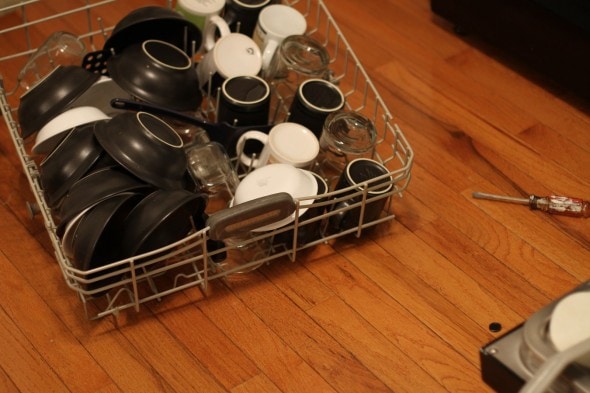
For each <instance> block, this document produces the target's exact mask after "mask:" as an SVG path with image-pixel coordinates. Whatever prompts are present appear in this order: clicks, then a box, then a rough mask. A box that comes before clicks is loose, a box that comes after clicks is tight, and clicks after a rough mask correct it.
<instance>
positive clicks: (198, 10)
mask: <svg viewBox="0 0 590 393" xmlns="http://www.w3.org/2000/svg"><path fill="white" fill-rule="evenodd" d="M224 6H225V0H178V3H177V7H181V8H183V9H184V10H186V11H187V12H189V13H191V14H194V15H202V16H206V15H211V14H215V13H218V12H219V11H221V9H222V8H223V7H224Z"/></svg>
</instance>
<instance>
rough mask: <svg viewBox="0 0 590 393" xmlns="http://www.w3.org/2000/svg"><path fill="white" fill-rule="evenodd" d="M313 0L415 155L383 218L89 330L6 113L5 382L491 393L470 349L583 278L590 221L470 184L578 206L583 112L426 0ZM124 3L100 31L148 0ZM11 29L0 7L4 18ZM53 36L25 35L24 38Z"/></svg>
mask: <svg viewBox="0 0 590 393" xmlns="http://www.w3.org/2000/svg"><path fill="white" fill-rule="evenodd" d="M76 2H77V3H76V4H78V3H79V4H81V5H82V4H83V3H84V1H83V0H76ZM325 2H326V4H327V6H328V8H329V9H330V11H331V13H332V15H333V17H334V19H335V20H336V22H337V23H338V25H339V27H340V28H341V30H342V32H343V34H344V35H345V37H346V39H347V41H348V43H349V44H350V45H351V46H352V47H353V48H354V51H355V53H356V55H357V56H358V58H359V60H360V61H361V63H362V64H363V65H364V67H365V69H366V71H367V72H368V74H369V75H370V77H371V78H372V81H373V82H374V84H375V86H376V87H377V89H378V91H379V93H380V95H381V96H382V98H383V99H384V101H385V103H386V104H387V106H388V108H389V109H390V111H391V112H392V114H393V115H394V120H395V122H396V123H397V124H399V126H400V127H401V129H402V130H403V132H404V134H405V135H406V137H407V139H408V140H409V142H410V144H411V146H412V148H413V150H414V151H415V155H416V160H415V162H414V166H413V168H412V180H411V182H410V184H409V187H408V189H407V190H406V191H405V192H404V193H403V195H402V196H401V197H398V196H396V197H395V198H394V200H393V204H392V209H393V211H394V213H395V214H396V219H395V220H393V221H390V222H388V223H384V224H382V225H380V226H378V227H377V228H374V229H373V230H371V231H367V232H365V233H363V235H362V237H361V238H356V237H354V236H350V237H345V238H341V239H338V240H337V241H335V242H333V243H330V244H322V245H320V246H318V247H315V248H313V249H311V250H306V251H304V252H301V253H300V254H298V258H297V260H296V261H295V262H291V261H289V260H287V259H286V258H285V259H284V260H279V261H276V262H274V263H272V264H270V265H265V266H263V267H261V268H260V269H259V270H257V271H255V272H253V273H250V274H246V275H244V276H243V277H240V278H234V279H231V280H216V281H214V282H213V283H211V285H210V287H209V289H208V291H207V292H206V293H204V292H203V291H201V290H200V289H198V288H192V289H189V290H186V291H184V292H182V293H177V294H174V295H171V296H168V297H165V298H163V299H161V301H153V302H150V303H148V304H145V305H143V306H142V307H141V309H140V311H139V312H135V311H133V310H127V311H125V312H123V313H121V315H119V317H118V318H116V319H115V318H112V317H108V318H103V319H100V320H97V321H89V320H87V319H86V317H85V314H84V309H83V307H82V303H81V302H80V300H79V299H78V297H77V296H76V294H75V293H74V292H73V291H72V290H70V289H69V288H68V287H67V286H66V284H65V283H64V280H63V276H62V273H61V271H60V269H59V267H58V265H57V264H56V262H55V260H54V258H53V251H52V249H51V245H50V242H49V239H48V236H47V234H46V232H45V228H44V226H43V223H42V222H41V220H40V219H39V218H38V217H36V218H34V219H31V218H30V217H29V216H28V212H27V208H26V202H27V201H31V200H33V196H32V193H31V191H30V189H29V184H28V182H27V181H26V177H25V176H24V174H23V171H22V168H21V167H20V162H19V160H18V157H17V155H16V153H15V150H14V146H13V145H12V141H11V139H10V137H9V135H8V133H7V130H6V127H5V125H4V124H2V125H1V126H0V131H1V132H0V340H1V342H2V346H1V347H2V350H1V351H0V391H2V392H40V391H56V392H58V391H59V392H62V391H75V392H97V391H104V392H205V391H207V392H222V391H226V392H234V393H248V392H269V393H270V392H306V393H307V392H376V391H395V392H404V391H407V392H439V391H440V392H445V391H448V392H486V391H490V388H489V387H488V386H487V385H486V384H484V383H483V382H482V379H481V376H480V364H479V349H480V348H481V347H482V346H484V345H485V344H486V343H488V342H489V341H491V340H493V339H494V338H496V337H498V336H500V335H501V334H503V333H504V332H506V331H507V330H508V329H510V328H512V327H514V326H517V325H518V324H520V323H521V322H523V321H524V320H526V318H528V316H530V315H531V314H532V313H534V312H535V311H536V310H538V309H539V308H541V307H543V306H544V305H546V304H548V303H550V302H551V301H553V300H554V299H556V298H558V297H559V296H561V295H563V294H564V293H567V292H568V291H570V290H571V289H573V288H574V287H575V286H577V285H578V284H579V283H581V282H584V281H586V280H588V279H589V277H590V265H588V263H587V261H588V260H590V226H589V225H590V224H589V222H590V221H588V220H587V219H586V220H585V219H575V218H568V217H557V216H550V215H547V214H544V213H542V212H533V211H530V210H529V209H527V208H526V207H523V206H518V205H508V204H502V203H494V202H490V201H483V200H475V199H473V198H472V197H471V193H472V192H473V191H488V192H493V193H499V194H507V195H517V196H519V195H520V196H526V195H528V194H529V193H535V194H539V195H545V194H550V193H560V194H566V195H572V196H579V197H583V198H586V199H589V198H590V174H589V172H588V171H587V170H586V168H588V166H589V164H590V154H589V153H590V133H588V129H589V127H590V103H588V102H584V101H582V100H580V99H579V98H578V97H575V96H573V95H571V94H570V93H569V92H567V91H564V90H563V89H561V88H559V87H558V86H556V85H555V84H554V83H553V82H552V81H548V80H544V79H543V78H542V77H540V76H539V75H538V74H537V73H536V72H535V70H531V69H528V68H527V67H526V66H525V65H522V64H518V63H516V62H514V61H513V60H511V59H510V58H508V57H506V56H504V55H503V54H502V52H501V51H500V50H498V49H497V48H490V47H488V46H487V45H486V44H485V43H482V42H480V41H478V40H477V38H476V37H470V36H466V37H462V36H457V35H456V34H455V33H454V32H453V26H452V25H450V24H449V23H448V22H446V21H444V20H441V19H440V18H438V17H436V16H434V15H433V14H432V13H431V11H430V5H429V1H428V0H371V1H366V2H362V3H361V2H358V1H354V0H325ZM120 3H122V4H124V5H122V6H120V8H118V9H116V10H113V12H110V13H108V14H107V15H105V19H104V24H105V25H107V26H108V25H112V24H114V23H115V22H116V21H117V20H118V19H119V18H120V17H121V16H122V15H124V14H125V13H127V12H129V11H130V10H132V9H134V8H135V7H137V6H138V5H139V4H143V2H141V1H139V0H133V1H125V2H120ZM154 3H157V4H163V3H164V1H155V2H154ZM66 4H67V3H66V1H65V0H59V1H52V2H39V3H38V4H35V5H34V7H32V8H31V15H30V16H31V17H33V16H34V15H36V14H42V13H45V12H47V7H50V8H51V9H52V10H53V11H52V12H55V11H56V10H59V9H63V7H65V6H66ZM19 21H20V19H19V18H18V14H9V15H6V16H3V17H0V29H1V28H5V27H8V26H11V25H14V24H17V23H19ZM91 23H93V26H92V27H93V28H98V26H97V25H96V22H95V21H94V20H92V22H91ZM86 24H87V21H86V20H83V21H80V23H77V24H71V25H64V26H59V28H60V29H64V30H69V29H70V30H72V31H73V32H75V33H77V34H79V33H82V32H84V31H85V30H87V28H88V26H87V25H86ZM56 28H57V27H56V26H55V25H52V24H51V23H47V24H43V25H42V26H40V27H39V28H38V29H36V30H34V31H33V34H32V40H33V42H32V45H33V46H35V45H39V44H40V43H41V42H42V41H43V40H44V38H45V37H46V36H47V35H48V34H49V33H50V32H52V31H54V30H55V29H56ZM0 39H1V40H2V41H1V42H0V55H1V54H4V53H10V52H11V51H19V50H23V48H25V49H26V43H24V42H22V40H19V34H18V33H17V32H14V33H10V34H8V35H6V36H5V37H2V38H0ZM99 41H100V40H99ZM95 45H96V46H100V45H101V42H98V41H97V42H95ZM21 65H22V64H19V63H18V62H15V61H9V62H7V63H4V64H1V65H0V73H1V74H2V75H3V76H4V77H5V78H6V76H7V75H15V74H16V72H17V71H18V69H19V67H20V66H21ZM14 83H15V81H13V80H6V81H5V85H6V87H7V88H8V89H9V90H10V89H12V87H13V86H14ZM16 98H17V97H14V96H12V97H10V100H11V102H14V100H15V99H16ZM28 143H30V141H29V142H28ZM491 322H500V323H501V325H502V326H503V330H502V331H500V332H490V331H489V324H490V323H491Z"/></svg>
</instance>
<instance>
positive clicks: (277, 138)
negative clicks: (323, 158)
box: [268, 122, 320, 167]
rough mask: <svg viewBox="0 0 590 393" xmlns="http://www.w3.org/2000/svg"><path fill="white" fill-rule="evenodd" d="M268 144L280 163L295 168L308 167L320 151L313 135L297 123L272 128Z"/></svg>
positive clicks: (282, 124)
mask: <svg viewBox="0 0 590 393" xmlns="http://www.w3.org/2000/svg"><path fill="white" fill-rule="evenodd" d="M268 143H269V145H270V146H269V147H270V148H271V154H272V155H275V156H276V157H277V158H278V159H279V160H280V161H281V162H284V163H288V164H291V165H294V166H296V167H305V166H308V165H309V164H311V163H312V162H313V160H315V158H316V157H317V155H318V153H319V151H320V143H319V141H318V139H317V137H316V136H315V135H314V133H313V132H311V131H310V130H309V129H308V128H306V127H304V126H302V125H300V124H297V123H289V122H287V123H280V124H277V125H276V126H274V127H273V129H272V130H271V132H270V134H269V139H268Z"/></svg>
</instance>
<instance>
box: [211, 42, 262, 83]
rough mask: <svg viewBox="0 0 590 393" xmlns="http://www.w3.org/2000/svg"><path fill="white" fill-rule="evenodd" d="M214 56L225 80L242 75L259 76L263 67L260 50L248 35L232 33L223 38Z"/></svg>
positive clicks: (214, 50) (215, 49)
mask: <svg viewBox="0 0 590 393" xmlns="http://www.w3.org/2000/svg"><path fill="white" fill-rule="evenodd" d="M213 56H214V59H215V64H217V70H218V71H219V73H220V74H221V76H222V77H224V78H232V77H234V76H240V75H257V74H258V73H259V72H260V68H261V67H262V55H261V53H260V48H258V45H256V43H255V42H254V40H252V38H250V37H248V36H247V35H244V34H240V33H231V34H228V35H226V36H224V37H221V38H220V39H219V41H217V44H216V45H215V48H214V49H213Z"/></svg>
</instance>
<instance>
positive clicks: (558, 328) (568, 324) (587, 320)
mask: <svg viewBox="0 0 590 393" xmlns="http://www.w3.org/2000/svg"><path fill="white" fill-rule="evenodd" d="M549 337H550V339H551V342H552V343H553V345H554V346H555V348H556V349H557V350H558V351H564V350H566V349H568V348H570V347H573V346H574V345H577V344H579V343H581V342H582V341H584V340H586V339H588V338H590V291H583V292H574V293H572V294H570V295H568V296H566V297H564V298H563V299H562V300H560V301H559V302H558V303H557V305H556V306H555V308H554V309H553V313H552V314H551V320H550V321H549ZM580 362H581V363H583V364H585V365H586V366H589V367H590V356H586V357H585V358H584V359H582V360H581V361H580Z"/></svg>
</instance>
